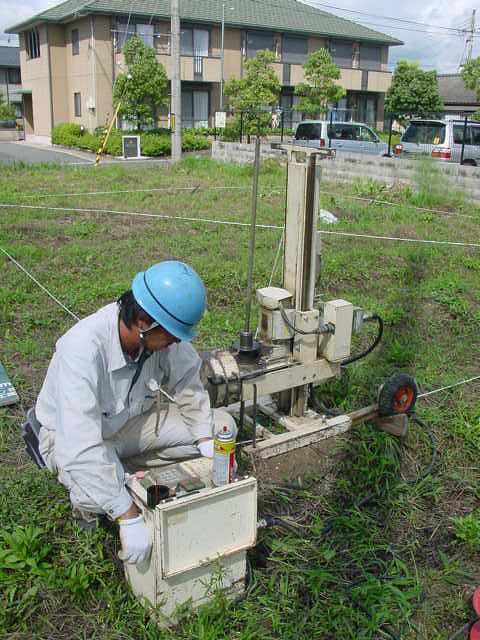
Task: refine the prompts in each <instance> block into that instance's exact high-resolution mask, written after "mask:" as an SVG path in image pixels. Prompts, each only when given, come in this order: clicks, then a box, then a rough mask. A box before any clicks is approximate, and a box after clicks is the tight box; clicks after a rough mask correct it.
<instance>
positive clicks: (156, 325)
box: [142, 322, 160, 333]
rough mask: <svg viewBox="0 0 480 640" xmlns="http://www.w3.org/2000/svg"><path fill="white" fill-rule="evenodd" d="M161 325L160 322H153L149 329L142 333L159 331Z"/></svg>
mask: <svg viewBox="0 0 480 640" xmlns="http://www.w3.org/2000/svg"><path fill="white" fill-rule="evenodd" d="M159 326H160V324H159V323H158V322H152V324H151V325H150V326H149V327H148V329H142V333H148V332H149V331H153V329H157V327H159Z"/></svg>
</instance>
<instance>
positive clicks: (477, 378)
mask: <svg viewBox="0 0 480 640" xmlns="http://www.w3.org/2000/svg"><path fill="white" fill-rule="evenodd" d="M283 238H284V234H283V233H282V238H281V241H280V244H279V247H278V250H277V255H276V257H275V262H276V261H277V259H278V256H279V255H280V250H281V247H282V245H283ZM0 251H1V252H2V253H3V254H5V255H6V256H7V258H8V259H9V260H10V261H11V262H13V264H14V265H15V266H16V267H18V269H20V270H21V271H22V272H23V273H24V274H25V275H26V276H28V277H29V278H30V280H32V281H33V282H34V283H35V284H36V285H37V286H38V287H40V289H41V290H42V291H43V292H44V293H46V294H47V295H48V297H49V298H51V299H52V300H53V301H54V302H56V303H57V304H58V305H59V306H60V307H61V308H62V309H63V310H64V311H66V312H67V313H68V314H69V315H70V316H71V317H72V318H73V319H74V320H76V321H77V322H78V321H79V320H80V317H79V316H77V314H75V313H73V311H71V310H70V309H69V308H68V307H66V306H65V305H64V304H63V302H61V301H60V300H59V299H58V298H57V297H55V296H54V295H53V293H51V292H50V291H49V290H48V289H47V288H46V287H44V286H43V284H41V283H40V282H39V281H38V280H37V279H36V278H35V277H34V276H33V275H32V274H31V273H30V272H29V271H27V269H25V267H24V266H22V265H21V264H20V263H19V262H18V261H17V260H15V258H14V257H13V256H12V255H10V253H8V251H6V250H5V249H3V248H2V247H0ZM275 266H276V265H275V264H274V269H273V270H272V274H273V273H274V271H275ZM271 282H272V277H271V278H270V283H271ZM476 380H480V376H475V377H473V378H468V379H466V380H461V381H460V382H456V383H455V384H451V385H448V386H446V387H441V388H440V389H434V390H433V391H427V392H426V393H421V394H419V395H418V398H419V399H420V398H426V397H428V396H433V395H435V394H437V393H441V392H442V391H447V390H449V389H454V388H455V387H460V386H462V385H464V384H469V383H471V382H474V381H476Z"/></svg>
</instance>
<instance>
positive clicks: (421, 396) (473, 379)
mask: <svg viewBox="0 0 480 640" xmlns="http://www.w3.org/2000/svg"><path fill="white" fill-rule="evenodd" d="M475 380H480V376H475V377H474V378H468V379H467V380H461V381H460V382H456V383H455V384H449V385H448V386H446V387H441V388H440V389H435V390H434V391H427V393H420V394H419V395H418V398H427V397H428V396H433V395H435V394H436V393H440V392H441V391H448V389H454V388H455V387H460V386H461V385H463V384H468V383H469V382H475Z"/></svg>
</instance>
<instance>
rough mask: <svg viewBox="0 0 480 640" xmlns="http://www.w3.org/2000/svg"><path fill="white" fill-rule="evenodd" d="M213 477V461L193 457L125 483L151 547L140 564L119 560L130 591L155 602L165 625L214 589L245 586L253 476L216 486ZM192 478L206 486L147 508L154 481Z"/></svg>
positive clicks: (234, 590)
mask: <svg viewBox="0 0 480 640" xmlns="http://www.w3.org/2000/svg"><path fill="white" fill-rule="evenodd" d="M211 476H212V461H211V460H209V459H207V458H199V459H196V460H191V461H188V462H182V463H178V464H173V465H169V466H167V467H163V468H159V469H155V470H150V471H148V472H147V474H146V476H145V479H144V480H142V481H139V480H138V479H136V478H135V477H134V476H132V477H131V478H130V479H129V480H128V482H127V486H128V488H129V490H130V492H131V494H132V497H133V499H134V500H135V502H136V504H137V506H139V507H140V509H141V510H142V513H143V515H144V518H145V521H146V523H147V526H148V528H149V530H150V534H151V536H152V540H153V548H152V554H151V557H150V560H149V561H148V562H147V563H145V565H144V566H141V565H130V564H125V573H126V576H127V580H128V582H129V583H130V585H131V587H132V590H133V592H134V593H135V594H136V595H137V596H139V597H143V598H146V599H147V600H148V601H149V602H150V603H151V604H152V605H153V606H154V607H159V609H160V611H161V613H162V614H163V615H164V616H165V618H164V620H163V623H164V624H165V625H170V624H175V622H176V619H175V612H176V609H177V607H178V606H180V605H182V604H184V603H186V602H190V603H191V605H192V607H194V608H195V607H198V606H199V605H201V604H203V603H205V602H207V601H208V600H209V599H211V598H212V597H213V595H214V593H215V592H216V591H218V590H219V589H221V590H222V591H224V592H225V593H226V595H227V596H229V597H236V596H238V595H240V594H241V593H242V592H243V591H244V589H245V576H246V552H247V549H249V548H251V547H253V546H254V545H255V543H256V538H257V481H256V479H255V478H253V477H245V478H242V479H240V480H237V481H236V482H233V483H231V484H227V485H224V486H222V487H214V486H213V484H212V481H211ZM192 478H193V479H196V480H197V481H198V480H200V482H201V483H203V484H204V485H205V486H204V488H201V489H197V490H195V491H191V492H190V493H185V494H183V495H181V494H179V497H174V498H169V499H167V500H164V501H162V502H160V504H158V505H157V506H156V507H155V508H148V507H147V486H148V484H149V483H151V482H152V481H153V480H154V481H155V483H158V484H165V485H167V486H170V487H174V486H175V485H177V484H178V482H180V481H181V480H182V479H183V480H185V479H186V480H189V479H190V480H191V479H192ZM161 622H162V621H161Z"/></svg>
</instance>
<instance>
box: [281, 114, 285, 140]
mask: <svg viewBox="0 0 480 640" xmlns="http://www.w3.org/2000/svg"><path fill="white" fill-rule="evenodd" d="M281 122H282V133H281V136H280V142H282V143H283V133H284V131H285V110H284V109H282V115H281Z"/></svg>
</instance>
